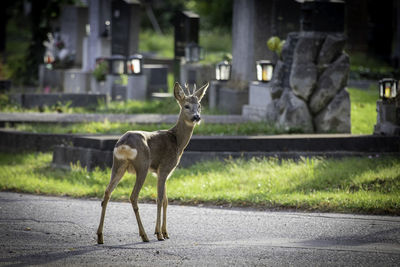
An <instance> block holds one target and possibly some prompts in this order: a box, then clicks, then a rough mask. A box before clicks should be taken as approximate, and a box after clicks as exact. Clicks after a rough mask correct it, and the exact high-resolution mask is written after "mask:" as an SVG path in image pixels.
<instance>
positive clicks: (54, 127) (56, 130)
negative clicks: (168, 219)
mask: <svg viewBox="0 0 400 267" xmlns="http://www.w3.org/2000/svg"><path fill="white" fill-rule="evenodd" d="M172 126H173V125H172V124H165V123H163V124H140V125H139V124H130V123H121V122H113V123H111V122H109V121H107V120H105V121H104V122H90V123H75V124H66V125H64V124H41V123H22V124H17V125H15V126H14V127H13V128H11V129H15V130H18V131H25V132H32V133H53V134H66V133H69V134H123V133H125V132H126V131H130V130H141V131H156V130H160V129H169V128H171V127H172ZM280 133H284V132H283V131H281V130H279V129H276V128H275V127H273V126H271V125H270V124H268V123H256V122H247V123H234V124H211V123H210V124H208V123H202V124H201V125H200V126H196V128H195V130H194V134H197V135H270V134H280Z"/></svg>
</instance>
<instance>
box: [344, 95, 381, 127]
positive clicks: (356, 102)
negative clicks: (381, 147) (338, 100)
mask: <svg viewBox="0 0 400 267" xmlns="http://www.w3.org/2000/svg"><path fill="white" fill-rule="evenodd" d="M347 90H348V92H349V94H350V100H351V133H352V134H372V133H373V131H374V125H375V124H376V116H377V113H376V101H377V100H378V90H377V89H375V88H372V89H368V90H360V89H356V88H348V89H347Z"/></svg>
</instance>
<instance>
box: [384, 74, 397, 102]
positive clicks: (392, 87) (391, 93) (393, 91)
mask: <svg viewBox="0 0 400 267" xmlns="http://www.w3.org/2000/svg"><path fill="white" fill-rule="evenodd" d="M397 94H398V81H397V80H395V79H392V78H384V79H382V80H380V81H379V97H380V98H381V99H382V100H391V99H395V98H396V97H397Z"/></svg>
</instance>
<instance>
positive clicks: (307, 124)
mask: <svg viewBox="0 0 400 267" xmlns="http://www.w3.org/2000/svg"><path fill="white" fill-rule="evenodd" d="M276 108H277V110H278V113H279V114H278V124H279V126H280V127H283V128H284V129H285V130H287V131H289V130H291V129H296V130H301V131H302V132H304V133H312V132H314V126H313V123H312V117H311V114H310V112H309V110H308V107H307V104H306V103H305V102H304V101H303V100H301V99H300V98H298V97H297V96H295V95H294V94H293V93H292V91H291V90H290V89H289V88H286V89H285V91H284V92H283V94H282V97H281V98H280V99H279V101H277V103H276Z"/></svg>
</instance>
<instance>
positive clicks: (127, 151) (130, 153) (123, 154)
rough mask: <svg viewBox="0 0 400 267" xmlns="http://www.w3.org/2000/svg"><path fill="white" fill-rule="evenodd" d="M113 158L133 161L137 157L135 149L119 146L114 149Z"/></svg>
mask: <svg viewBox="0 0 400 267" xmlns="http://www.w3.org/2000/svg"><path fill="white" fill-rule="evenodd" d="M114 156H115V157H116V158H117V159H119V160H127V159H130V160H134V159H135V158H136V156H137V149H135V148H131V147H130V146H128V145H120V146H117V147H115V148H114Z"/></svg>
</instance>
